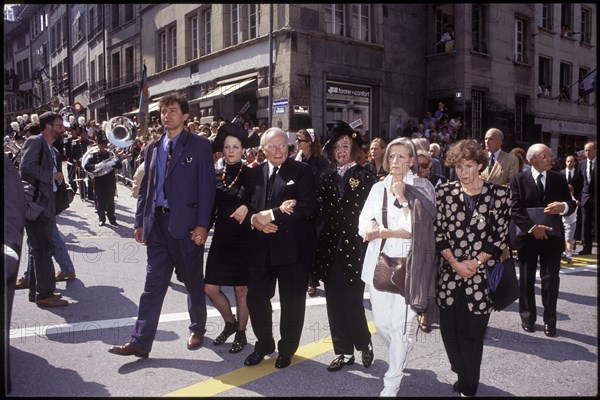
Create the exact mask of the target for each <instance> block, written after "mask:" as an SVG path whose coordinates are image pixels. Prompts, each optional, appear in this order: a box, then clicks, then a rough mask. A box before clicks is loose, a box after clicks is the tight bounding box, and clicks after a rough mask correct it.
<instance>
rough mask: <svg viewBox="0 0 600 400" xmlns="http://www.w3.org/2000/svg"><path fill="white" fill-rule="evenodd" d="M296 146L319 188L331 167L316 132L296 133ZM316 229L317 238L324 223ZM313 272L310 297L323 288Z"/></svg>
mask: <svg viewBox="0 0 600 400" xmlns="http://www.w3.org/2000/svg"><path fill="white" fill-rule="evenodd" d="M296 146H298V153H297V154H296V161H302V162H304V163H306V164H308V165H310V168H311V169H312V171H313V175H314V177H315V187H318V186H319V182H320V180H321V175H322V174H323V172H325V171H326V170H327V169H329V168H330V167H331V164H330V163H329V161H328V160H327V158H325V157H324V156H323V155H322V154H321V151H322V150H321V142H320V141H319V137H318V136H317V135H315V132H314V131H313V130H312V129H300V130H299V131H298V132H297V133H296ZM315 227H316V229H317V236H319V232H321V229H322V228H323V221H322V220H319V221H317V223H316V224H315ZM313 270H314V269H313V268H311V272H310V276H309V280H308V290H307V293H308V295H309V296H311V297H312V296H315V295H316V294H317V287H319V286H321V285H320V284H319V279H318V278H316V277H315V276H314V273H313Z"/></svg>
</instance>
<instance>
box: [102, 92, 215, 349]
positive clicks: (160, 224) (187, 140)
mask: <svg viewBox="0 0 600 400" xmlns="http://www.w3.org/2000/svg"><path fill="white" fill-rule="evenodd" d="M159 107H160V114H161V121H162V124H163V126H164V127H165V131H166V132H165V133H163V135H162V136H161V137H160V139H158V141H157V142H156V143H154V144H153V145H151V146H147V147H146V150H145V154H144V160H145V164H146V165H147V169H146V173H145V174H144V177H143V179H142V182H141V184H140V191H139V195H138V204H137V211H136V215H135V226H134V229H135V230H134V236H135V240H136V241H137V242H139V243H145V244H146V246H147V254H148V266H147V269H146V283H145V286H144V292H143V293H142V295H141V297H140V306H139V311H138V319H137V321H136V323H135V326H134V328H133V333H132V334H131V338H130V339H129V341H128V343H126V344H125V345H124V346H114V347H111V348H110V349H109V350H108V351H109V352H110V353H113V354H118V355H122V356H131V355H133V356H136V357H141V358H147V357H148V355H149V353H150V350H151V349H152V342H153V341H154V337H155V336H156V331H157V328H158V320H159V318H160V312H161V308H162V303H163V300H164V297H165V294H166V293H167V288H168V287H169V282H170V281H171V276H172V275H173V268H175V269H176V270H177V272H178V276H179V277H180V278H181V279H182V280H183V282H184V284H185V287H186V290H187V292H188V312H189V314H190V320H191V323H190V325H189V330H190V332H191V334H190V337H189V339H188V342H187V348H188V349H189V350H195V349H198V348H200V347H201V346H202V342H203V340H204V333H205V332H206V329H205V326H206V298H205V295H204V290H203V288H204V276H203V267H202V266H203V262H202V261H203V260H202V258H203V255H204V244H205V243H206V238H207V236H208V227H209V226H210V217H211V212H212V208H213V203H214V198H215V179H214V175H215V171H214V166H213V155H212V150H211V145H210V142H209V141H208V139H206V138H205V137H203V136H199V135H196V134H193V133H191V132H189V131H187V130H184V122H185V120H187V119H188V117H189V106H188V103H187V101H186V100H185V99H184V98H181V97H179V96H177V95H171V96H168V97H165V98H163V99H162V100H161V101H160V103H159Z"/></svg>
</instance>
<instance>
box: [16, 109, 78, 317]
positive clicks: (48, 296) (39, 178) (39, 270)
mask: <svg viewBox="0 0 600 400" xmlns="http://www.w3.org/2000/svg"><path fill="white" fill-rule="evenodd" d="M40 130H41V134H40V135H37V136H30V137H29V138H28V139H27V140H26V141H25V143H24V144H23V149H22V156H21V164H20V168H21V179H22V180H24V181H27V182H29V183H30V184H31V185H32V186H33V187H35V188H36V194H35V196H34V198H35V200H36V202H37V204H38V205H39V206H41V207H42V208H43V211H42V212H41V213H40V214H39V216H37V217H36V218H35V219H27V220H26V221H25V229H26V230H27V238H28V240H29V244H30V245H31V251H32V253H33V269H32V271H31V272H30V276H29V301H32V302H35V303H36V304H37V306H38V307H63V306H66V305H68V304H69V303H68V302H67V301H65V300H62V299H61V298H60V295H58V294H54V290H55V289H56V281H55V278H54V264H53V263H52V253H53V252H54V245H53V244H52V243H53V240H52V224H53V223H54V218H55V196H56V194H55V192H56V189H57V184H59V183H60V182H62V181H63V179H64V178H63V175H62V173H61V172H60V170H61V169H60V168H59V167H58V164H57V162H58V161H57V159H58V151H57V150H56V149H55V148H54V146H52V143H54V142H55V141H56V140H57V139H60V138H62V137H63V133H64V131H65V127H64V125H63V119H62V117H61V116H60V114H58V113H56V112H51V111H48V112H45V113H43V114H42V115H40Z"/></svg>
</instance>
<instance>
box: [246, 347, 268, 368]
mask: <svg viewBox="0 0 600 400" xmlns="http://www.w3.org/2000/svg"><path fill="white" fill-rule="evenodd" d="M265 356H266V354H263V353H259V352H258V351H253V352H252V353H250V355H249V356H248V357H246V359H245V360H244V365H247V366H252V365H258V364H260V363H261V362H262V360H263V358H265Z"/></svg>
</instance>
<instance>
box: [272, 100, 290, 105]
mask: <svg viewBox="0 0 600 400" xmlns="http://www.w3.org/2000/svg"><path fill="white" fill-rule="evenodd" d="M287 105H288V99H275V100H273V107H287Z"/></svg>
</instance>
